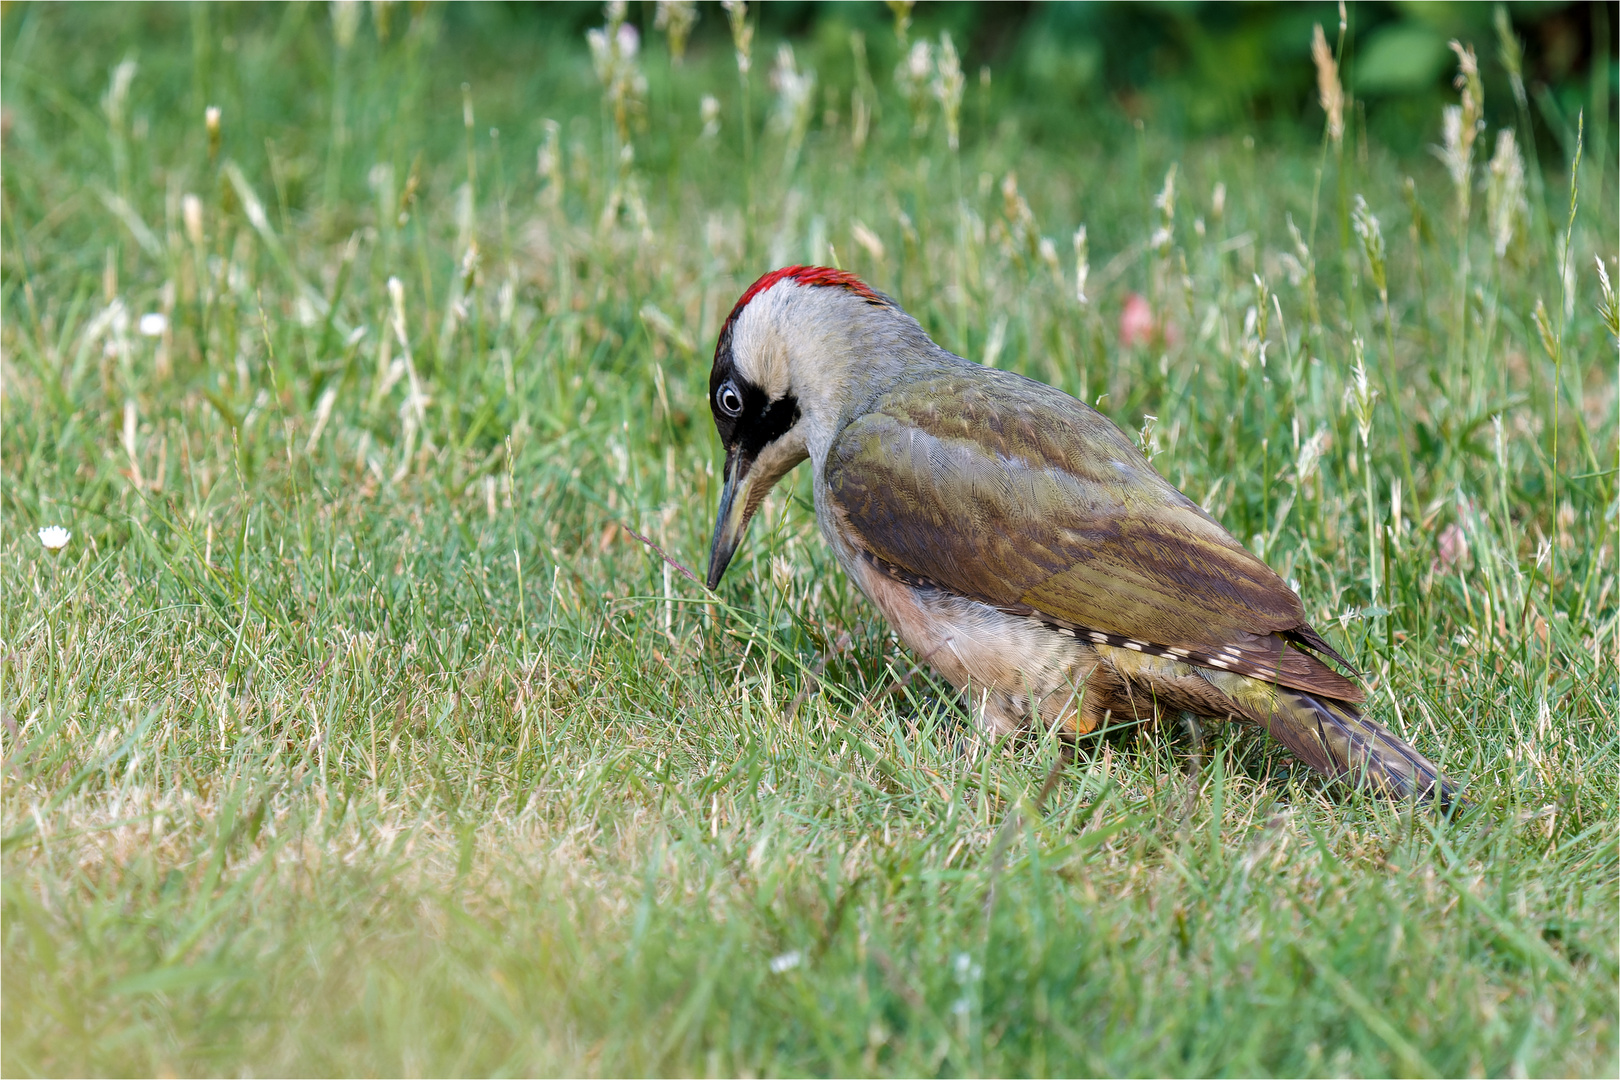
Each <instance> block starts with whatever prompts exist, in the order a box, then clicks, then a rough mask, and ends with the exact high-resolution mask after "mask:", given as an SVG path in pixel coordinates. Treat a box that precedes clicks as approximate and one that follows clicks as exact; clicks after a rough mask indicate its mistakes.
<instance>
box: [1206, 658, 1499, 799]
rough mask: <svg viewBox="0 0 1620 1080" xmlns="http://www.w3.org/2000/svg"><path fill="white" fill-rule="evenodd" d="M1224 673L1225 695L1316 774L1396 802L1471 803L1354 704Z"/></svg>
mask: <svg viewBox="0 0 1620 1080" xmlns="http://www.w3.org/2000/svg"><path fill="white" fill-rule="evenodd" d="M1222 674H1223V675H1225V676H1226V677H1225V678H1223V679H1222V680H1221V682H1223V683H1224V682H1230V683H1231V684H1232V685H1230V686H1221V689H1222V690H1224V691H1225V692H1226V694H1227V696H1228V697H1231V698H1233V699H1234V700H1236V701H1238V702H1239V703H1240V704H1242V705H1243V706H1245V709H1246V711H1247V712H1248V713H1249V715H1250V717H1251V718H1252V719H1254V720H1255V721H1256V722H1258V723H1259V724H1260V726H1261V727H1263V728H1265V730H1266V733H1267V734H1268V735H1270V736H1271V737H1272V738H1274V739H1276V740H1277V741H1278V742H1280V743H1282V744H1283V745H1284V746H1286V747H1288V749H1290V750H1292V751H1293V752H1294V753H1295V754H1296V755H1298V757H1299V758H1300V760H1301V761H1304V762H1305V763H1306V764H1307V765H1309V766H1311V768H1313V769H1316V770H1317V771H1318V772H1321V773H1325V774H1327V775H1328V776H1332V777H1334V778H1335V779H1339V780H1343V781H1345V782H1347V783H1350V784H1353V785H1355V786H1356V787H1361V788H1366V789H1368V790H1371V791H1376V792H1379V793H1381V794H1384V795H1388V796H1391V797H1393V798H1398V799H1425V800H1426V799H1433V800H1434V801H1435V802H1436V803H1437V804H1438V805H1439V806H1440V807H1441V808H1442V809H1444V808H1447V807H1449V806H1453V805H1461V806H1466V805H1468V801H1467V800H1466V799H1463V798H1462V797H1461V796H1460V795H1459V793H1458V790H1457V786H1456V785H1455V784H1454V783H1453V782H1452V781H1450V780H1448V779H1447V778H1446V777H1445V776H1444V775H1442V774H1441V772H1440V769H1439V768H1438V767H1437V766H1436V765H1435V764H1434V762H1432V761H1430V760H1429V759H1428V758H1426V757H1424V756H1423V755H1422V754H1420V753H1418V752H1417V751H1416V750H1415V749H1413V748H1412V747H1411V746H1409V745H1408V744H1407V743H1406V741H1405V740H1404V739H1402V738H1400V737H1399V736H1398V735H1396V734H1395V733H1394V732H1392V731H1390V730H1389V729H1388V728H1386V727H1385V726H1384V725H1382V724H1380V723H1378V722H1377V721H1376V720H1372V719H1369V718H1368V717H1365V716H1363V715H1361V712H1360V710H1358V709H1357V708H1356V707H1355V706H1354V705H1351V704H1350V703H1348V702H1344V701H1335V700H1333V699H1331V698H1318V697H1313V696H1312V695H1310V694H1307V693H1304V692H1303V691H1300V690H1291V689H1288V688H1287V687H1280V686H1274V685H1269V684H1265V683H1261V682H1260V681H1259V680H1257V679H1251V678H1248V677H1246V676H1243V675H1237V674H1228V673H1222ZM1237 680H1242V684H1241V685H1240V684H1238V683H1237ZM1211 681H1214V680H1211ZM1218 685H1219V684H1218Z"/></svg>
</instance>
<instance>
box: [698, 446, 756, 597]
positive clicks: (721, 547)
mask: <svg viewBox="0 0 1620 1080" xmlns="http://www.w3.org/2000/svg"><path fill="white" fill-rule="evenodd" d="M753 464H754V463H753V462H752V461H745V460H744V459H743V456H742V450H741V448H739V447H733V448H732V449H731V451H730V452H729V453H728V454H727V455H726V486H725V487H724V488H723V489H722V490H721V492H720V509H719V511H718V512H717V513H716V514H715V519H714V543H713V544H712V545H711V546H710V548H709V588H711V589H713V588H714V587H715V586H716V585H718V584H720V579H721V577H723V576H724V575H725V572H726V567H727V566H728V565H729V564H730V563H731V556H732V555H734V554H736V551H737V545H738V544H740V543H742V538H743V532H744V530H746V529H747V528H748V502H749V499H748V492H749V489H750V488H751V487H752V486H753V477H752V475H751V472H752V466H753Z"/></svg>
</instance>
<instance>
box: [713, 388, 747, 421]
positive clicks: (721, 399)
mask: <svg viewBox="0 0 1620 1080" xmlns="http://www.w3.org/2000/svg"><path fill="white" fill-rule="evenodd" d="M714 400H715V403H716V404H718V405H719V406H720V411H721V412H723V413H725V414H726V415H727V416H739V415H741V413H742V411H743V399H742V395H741V394H739V393H738V392H737V385H736V384H735V383H730V382H728V383H725V384H723V385H722V386H721V387H720V392H719V393H718V394H716V395H715V396H714Z"/></svg>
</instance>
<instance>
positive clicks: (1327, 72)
mask: <svg viewBox="0 0 1620 1080" xmlns="http://www.w3.org/2000/svg"><path fill="white" fill-rule="evenodd" d="M1340 26H1341V32H1342V26H1343V19H1342V18H1341V19H1340ZM1311 60H1312V62H1314V63H1315V64H1316V97H1317V100H1318V101H1320V102H1321V103H1322V111H1323V112H1324V113H1326V114H1327V129H1328V137H1329V138H1330V139H1332V140H1333V141H1334V142H1335V143H1339V142H1342V141H1343V140H1344V87H1343V85H1342V84H1340V82H1339V62H1338V61H1337V60H1335V59H1333V50H1332V49H1330V48H1329V47H1328V43H1327V35H1326V34H1324V33H1323V32H1322V24H1321V23H1317V24H1316V26H1315V28H1314V29H1313V30H1312V32H1311Z"/></svg>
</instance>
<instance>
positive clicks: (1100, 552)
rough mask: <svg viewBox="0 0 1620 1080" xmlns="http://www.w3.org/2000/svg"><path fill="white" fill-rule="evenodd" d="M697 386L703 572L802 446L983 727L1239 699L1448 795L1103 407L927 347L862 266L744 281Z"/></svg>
mask: <svg viewBox="0 0 1620 1080" xmlns="http://www.w3.org/2000/svg"><path fill="white" fill-rule="evenodd" d="M709 404H710V407H711V408H712V409H713V412H714V421H715V426H716V427H717V428H718V429H719V433H720V440H721V442H722V443H723V444H724V446H725V450H726V464H725V487H724V489H723V490H722V492H721V495H720V509H719V515H718V520H717V521H716V523H715V530H714V545H713V548H712V549H711V551H710V554H709V587H710V588H714V587H715V586H716V585H717V584H718V583H719V581H720V578H721V575H723V574H724V573H725V570H726V565H727V563H729V562H730V560H731V557H732V554H733V553H734V552H735V551H736V550H737V545H738V543H739V542H740V541H741V540H742V536H743V532H744V530H745V529H746V528H747V527H748V521H749V518H750V517H752V516H753V514H754V511H755V510H757V509H758V508H759V505H760V502H761V501H762V500H763V499H764V497H765V494H766V492H768V491H769V490H770V489H771V487H772V485H774V484H775V483H776V482H777V481H778V480H780V479H781V478H782V477H783V476H785V475H786V474H787V473H788V471H789V470H791V469H792V468H793V467H794V466H796V465H798V464H799V463H800V462H801V461H804V460H806V459H809V461H810V462H811V464H812V466H813V468H814V469H815V481H814V483H815V507H816V520H817V522H818V524H819V525H820V527H821V532H822V535H823V536H825V537H826V539H827V543H828V544H830V545H831V546H832V549H833V552H834V554H835V555H836V556H837V558H838V562H839V564H840V565H842V566H843V568H844V571H845V572H846V573H848V574H849V576H850V577H851V578H853V579H854V580H855V583H856V585H858V586H859V587H860V589H861V591H862V592H863V593H865V594H866V596H867V598H868V599H870V600H871V601H872V603H873V604H874V605H876V606H877V609H878V610H879V611H880V612H882V613H883V616H884V618H885V619H887V620H888V622H889V624H890V625H891V626H892V627H893V628H894V630H895V632H896V633H897V634H899V636H900V638H901V640H902V641H904V642H905V643H906V645H907V646H908V647H909V648H911V649H912V650H913V651H914V652H916V653H917V655H918V656H919V657H921V658H922V660H923V661H924V662H926V663H927V664H929V665H930V666H932V667H933V668H934V670H935V671H937V672H938V673H939V674H940V675H942V676H943V677H944V678H945V679H947V680H949V681H950V682H951V684H952V685H954V686H956V687H957V688H958V689H959V690H961V691H962V692H963V693H964V695H965V697H966V699H967V703H968V705H969V708H970V709H971V711H972V712H973V714H974V717H975V719H976V720H977V721H978V722H979V723H980V724H981V725H982V726H983V728H984V729H985V730H987V731H989V732H991V733H997V734H1000V733H1007V732H1013V731H1019V730H1025V729H1030V728H1038V727H1042V726H1048V727H1052V726H1055V727H1057V728H1058V729H1060V730H1062V731H1064V732H1067V733H1069V734H1071V735H1078V734H1083V733H1087V732H1091V731H1094V730H1096V729H1098V728H1099V727H1101V726H1103V725H1104V724H1105V723H1107V722H1109V720H1110V718H1113V719H1114V720H1115V721H1117V722H1129V721H1133V720H1146V719H1149V718H1151V717H1153V716H1154V715H1155V714H1156V712H1160V711H1166V710H1171V711H1184V712H1186V713H1191V714H1193V715H1197V716H1205V717H1212V718H1216V719H1226V718H1237V719H1241V720H1246V721H1249V722H1251V723H1253V724H1256V725H1258V726H1260V727H1261V728H1263V729H1264V730H1265V731H1267V732H1269V733H1270V734H1271V735H1272V736H1273V737H1274V738H1276V739H1278V740H1280V741H1281V742H1282V743H1283V744H1284V745H1285V746H1287V747H1288V748H1289V749H1290V750H1292V751H1293V752H1294V753H1295V754H1296V755H1298V756H1299V757H1300V758H1301V759H1302V760H1304V761H1305V762H1306V763H1308V764H1309V765H1311V766H1312V767H1313V768H1315V769H1318V770H1320V771H1322V772H1324V773H1327V774H1328V775H1330V776H1334V777H1339V778H1342V779H1345V780H1348V781H1350V782H1352V783H1358V784H1362V785H1364V786H1366V787H1369V788H1372V789H1374V790H1378V791H1382V792H1385V793H1387V794H1390V795H1395V796H1400V797H1425V796H1433V797H1436V798H1438V799H1439V800H1440V801H1442V802H1449V801H1451V799H1452V797H1453V795H1454V791H1453V788H1452V786H1451V785H1450V784H1449V783H1448V782H1447V781H1446V780H1445V779H1444V778H1442V777H1441V776H1440V774H1439V771H1438V770H1437V769H1436V768H1435V766H1434V765H1433V764H1432V763H1430V762H1429V760H1428V759H1427V758H1425V757H1423V755H1421V754H1419V753H1418V752H1417V751H1416V750H1414V749H1413V748H1412V747H1410V746H1408V745H1407V744H1406V743H1405V742H1403V741H1402V740H1401V739H1399V738H1397V737H1396V736H1395V735H1394V734H1393V733H1391V732H1390V731H1389V730H1387V729H1386V728H1384V727H1383V726H1382V725H1380V724H1377V723H1375V722H1373V721H1372V720H1370V719H1368V718H1367V717H1365V716H1362V715H1361V713H1360V710H1359V709H1358V708H1357V703H1358V702H1360V701H1362V700H1363V694H1362V692H1361V689H1360V688H1359V687H1358V686H1357V685H1356V684H1355V683H1354V682H1352V681H1351V680H1350V679H1349V678H1347V677H1345V676H1344V675H1342V674H1340V673H1339V672H1337V671H1335V670H1334V669H1333V668H1332V667H1330V666H1329V665H1328V664H1327V663H1326V662H1325V661H1324V659H1323V657H1326V658H1328V659H1331V660H1333V661H1336V662H1337V663H1339V664H1341V665H1343V664H1345V661H1344V659H1343V658H1342V657H1341V656H1339V654H1338V653H1336V652H1334V651H1333V648H1332V647H1331V646H1330V645H1329V644H1328V643H1327V642H1326V641H1324V640H1323V639H1322V636H1321V635H1320V634H1318V633H1317V632H1316V631H1315V630H1313V629H1311V627H1310V626H1309V625H1308V624H1307V623H1306V621H1305V609H1304V607H1303V606H1302V605H1301V603H1300V600H1299V597H1298V596H1296V595H1295V594H1294V592H1293V590H1291V589H1289V588H1288V586H1287V585H1286V584H1284V583H1283V581H1282V579H1281V578H1280V577H1278V576H1277V574H1276V573H1274V572H1273V571H1272V570H1271V568H1270V567H1268V566H1267V565H1266V564H1265V563H1263V562H1261V561H1260V560H1259V559H1257V558H1256V557H1255V556H1254V555H1252V554H1250V553H1249V552H1248V551H1247V550H1246V549H1245V548H1244V547H1243V546H1242V545H1241V544H1240V543H1238V541H1237V540H1235V539H1234V538H1233V537H1232V536H1231V535H1230V534H1229V533H1228V532H1227V531H1226V530H1225V529H1223V528H1222V527H1221V526H1220V524H1219V523H1217V522H1216V521H1215V519H1214V518H1212V517H1210V516H1209V515H1208V514H1206V513H1204V511H1203V510H1201V509H1199V507H1198V505H1197V504H1196V503H1194V502H1193V501H1192V500H1191V499H1189V498H1187V497H1186V496H1185V495H1183V494H1182V493H1181V492H1179V491H1177V490H1176V489H1175V488H1174V487H1172V486H1171V485H1170V484H1169V483H1168V482H1167V481H1166V480H1165V479H1164V478H1163V477H1161V476H1160V475H1159V474H1158V473H1157V472H1155V471H1154V469H1153V466H1152V465H1151V464H1149V462H1148V460H1147V459H1146V458H1145V457H1143V456H1142V454H1141V453H1139V452H1138V451H1137V449H1136V447H1135V446H1134V445H1132V443H1131V440H1130V439H1129V438H1127V437H1126V436H1125V434H1124V433H1122V432H1121V431H1120V430H1119V428H1117V427H1115V426H1114V425H1113V424H1112V423H1111V422H1109V421H1108V420H1107V419H1106V418H1105V417H1103V416H1102V415H1101V414H1100V413H1098V412H1097V411H1095V410H1094V409H1092V408H1090V407H1089V406H1087V405H1086V404H1084V403H1083V402H1080V401H1077V400H1075V399H1074V398H1072V397H1070V396H1069V395H1068V394H1065V393H1063V392H1062V391H1060V390H1057V389H1054V388H1053V387H1050V386H1047V385H1045V384H1043V383H1039V382H1035V381H1034V380H1031V379H1027V378H1024V377H1023V376H1020V375H1014V374H1012V373H1010V372H1006V371H998V370H996V369H994V368H987V367H982V366H980V365H978V364H975V363H972V362H970V361H967V360H964V359H962V358H961V357H959V356H955V355H953V354H952V353H949V352H947V351H946V350H944V349H942V348H940V347H939V346H938V345H936V344H935V343H934V342H933V340H932V339H930V338H929V337H928V335H927V334H926V333H925V332H924V331H923V328H922V327H921V326H920V325H918V323H917V321H916V320H915V319H913V318H912V317H911V316H909V315H907V314H906V313H905V312H904V311H902V310H901V309H900V306H899V305H898V304H896V303H895V302H894V301H893V300H891V299H890V298H889V297H887V296H884V295H883V294H882V293H879V292H876V291H875V290H873V289H871V288H870V287H868V286H867V285H866V284H865V283H863V282H862V281H861V280H860V279H859V278H857V277H855V276H854V275H852V274H848V273H845V272H843V271H839V270H831V269H827V268H825V267H806V266H790V267H787V268H785V269H782V270H777V271H774V272H772V273H769V274H766V275H765V276H764V277H762V278H760V279H759V280H758V281H756V282H755V283H754V284H753V286H751V287H750V288H749V289H748V291H747V292H745V293H743V295H742V298H741V299H740V300H738V301H737V305H736V307H734V308H733V309H732V311H731V315H730V317H729V318H727V320H726V323H725V325H724V327H722V328H721V331H720V338H719V342H718V344H717V345H716V347H715V352H714V368H713V371H712V372H711V374H710V376H709ZM1345 666H1348V665H1345Z"/></svg>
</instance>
